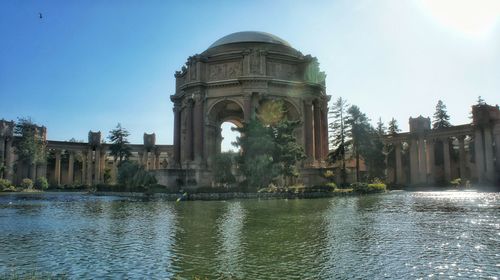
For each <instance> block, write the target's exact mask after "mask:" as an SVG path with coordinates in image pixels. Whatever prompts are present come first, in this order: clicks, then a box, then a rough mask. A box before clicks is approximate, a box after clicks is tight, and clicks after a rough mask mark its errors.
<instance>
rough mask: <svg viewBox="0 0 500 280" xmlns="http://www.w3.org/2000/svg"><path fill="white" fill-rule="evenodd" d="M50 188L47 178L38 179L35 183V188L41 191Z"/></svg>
mask: <svg viewBox="0 0 500 280" xmlns="http://www.w3.org/2000/svg"><path fill="white" fill-rule="evenodd" d="M48 187H49V183H48V182H47V178H45V177H38V178H36V181H35V188H37V189H39V190H46V189H47V188H48Z"/></svg>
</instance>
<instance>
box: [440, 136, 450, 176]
mask: <svg viewBox="0 0 500 280" xmlns="http://www.w3.org/2000/svg"><path fill="white" fill-rule="evenodd" d="M442 141H443V158H444V180H445V181H446V183H449V182H450V181H451V164H450V142H449V139H448V138H444V139H442Z"/></svg>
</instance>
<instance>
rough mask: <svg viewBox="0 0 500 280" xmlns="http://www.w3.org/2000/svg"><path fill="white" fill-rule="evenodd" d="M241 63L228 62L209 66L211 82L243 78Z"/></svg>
mask: <svg viewBox="0 0 500 280" xmlns="http://www.w3.org/2000/svg"><path fill="white" fill-rule="evenodd" d="M241 73H242V71H241V62H239V61H235V62H226V63H218V64H211V65H210V66H209V79H210V81H218V80H228V79H236V78H238V77H239V76H241Z"/></svg>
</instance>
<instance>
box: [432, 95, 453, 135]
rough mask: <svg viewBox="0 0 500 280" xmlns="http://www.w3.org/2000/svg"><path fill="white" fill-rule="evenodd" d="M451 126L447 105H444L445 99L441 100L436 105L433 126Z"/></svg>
mask: <svg viewBox="0 0 500 280" xmlns="http://www.w3.org/2000/svg"><path fill="white" fill-rule="evenodd" d="M450 126H451V123H450V116H449V115H448V113H447V112H446V105H444V103H443V101H441V100H439V101H438V103H437V105H436V112H435V113H434V120H433V122H432V128H433V129H439V128H444V127H450Z"/></svg>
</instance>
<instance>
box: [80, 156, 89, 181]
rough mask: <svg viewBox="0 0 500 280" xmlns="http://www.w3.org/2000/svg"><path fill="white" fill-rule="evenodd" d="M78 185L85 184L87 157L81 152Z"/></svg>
mask: <svg viewBox="0 0 500 280" xmlns="http://www.w3.org/2000/svg"><path fill="white" fill-rule="evenodd" d="M80 184H83V185H85V184H87V155H86V154H85V152H84V151H82V180H81V182H80Z"/></svg>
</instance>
